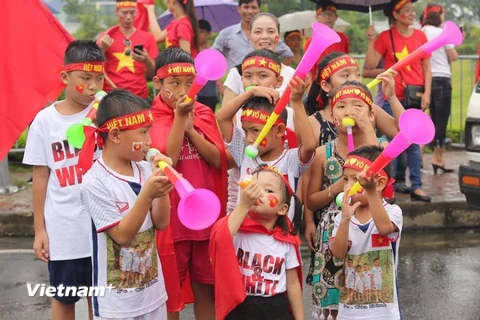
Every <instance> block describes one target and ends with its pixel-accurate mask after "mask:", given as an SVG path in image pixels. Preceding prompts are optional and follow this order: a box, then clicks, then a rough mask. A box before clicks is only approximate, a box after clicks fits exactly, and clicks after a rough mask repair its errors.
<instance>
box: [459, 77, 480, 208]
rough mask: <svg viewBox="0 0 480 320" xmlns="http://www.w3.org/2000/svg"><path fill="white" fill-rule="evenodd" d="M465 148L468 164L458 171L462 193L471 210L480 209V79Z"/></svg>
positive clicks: (467, 122) (470, 109)
mask: <svg viewBox="0 0 480 320" xmlns="http://www.w3.org/2000/svg"><path fill="white" fill-rule="evenodd" d="M465 147H466V149H467V156H468V160H469V161H468V162H469V163H468V164H463V165H461V166H460V169H459V171H458V176H459V184H460V191H461V192H462V193H463V194H464V195H465V197H466V198H467V204H468V206H469V207H470V208H471V209H477V210H478V209H480V79H479V81H478V82H477V84H476V85H475V88H474V89H473V92H472V96H471V97H470V102H469V103H468V111H467V120H465Z"/></svg>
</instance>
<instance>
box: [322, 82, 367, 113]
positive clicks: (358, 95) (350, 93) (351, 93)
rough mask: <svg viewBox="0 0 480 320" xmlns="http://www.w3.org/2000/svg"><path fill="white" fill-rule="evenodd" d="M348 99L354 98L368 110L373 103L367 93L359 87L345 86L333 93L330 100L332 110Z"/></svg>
mask: <svg viewBox="0 0 480 320" xmlns="http://www.w3.org/2000/svg"><path fill="white" fill-rule="evenodd" d="M348 98H355V99H359V100H361V101H363V102H365V103H366V104H367V105H368V106H369V107H370V108H371V107H372V104H373V101H372V98H371V95H370V93H369V92H367V91H365V90H364V89H363V88H361V87H357V86H346V87H343V88H341V89H340V90H338V91H337V93H335V95H334V96H333V98H332V109H333V108H335V105H336V104H337V103H338V102H339V101H341V100H343V99H348Z"/></svg>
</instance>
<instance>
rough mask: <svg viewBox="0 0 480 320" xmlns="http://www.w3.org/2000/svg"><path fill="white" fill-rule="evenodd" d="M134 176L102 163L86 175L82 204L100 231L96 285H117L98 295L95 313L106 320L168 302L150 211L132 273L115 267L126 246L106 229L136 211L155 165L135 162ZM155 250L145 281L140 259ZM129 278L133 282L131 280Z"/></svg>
mask: <svg viewBox="0 0 480 320" xmlns="http://www.w3.org/2000/svg"><path fill="white" fill-rule="evenodd" d="M132 168H133V172H134V176H133V177H128V176H123V175H120V174H118V173H116V172H115V171H113V170H112V169H110V168H108V167H107V166H106V165H105V163H104V162H103V159H102V158H100V159H99V160H98V161H97V162H95V163H94V164H93V166H92V168H91V169H90V170H89V171H88V173H87V174H86V175H85V177H84V182H83V185H82V191H81V197H82V205H83V206H84V207H85V208H86V210H87V212H88V213H89V214H90V216H91V217H92V221H93V223H94V227H95V229H96V231H97V232H96V233H95V232H94V233H93V234H92V238H93V252H92V259H93V262H94V263H93V285H94V286H107V285H109V284H110V285H112V286H113V287H114V289H113V290H112V291H111V292H108V290H107V292H106V294H105V296H103V297H94V306H95V309H94V314H95V316H97V317H102V318H133V317H138V316H140V315H144V314H147V313H149V312H152V311H154V310H155V309H157V308H158V307H159V306H161V305H162V304H163V303H165V301H166V300H167V293H166V290H165V284H164V281H163V274H162V266H161V264H160V260H159V258H158V254H157V250H156V244H155V241H156V238H155V228H154V226H153V223H152V219H151V216H150V213H148V214H147V216H146V218H145V221H144V222H143V225H142V226H141V228H140V230H139V231H138V233H137V235H136V237H135V239H134V240H133V241H132V242H131V243H130V247H132V248H134V250H135V251H134V252H133V257H132V271H131V273H132V275H131V276H130V277H128V276H127V275H125V279H124V280H123V281H122V279H121V271H120V268H119V266H118V265H117V264H116V263H115V261H116V260H117V258H118V254H119V252H120V251H121V246H120V245H118V244H117V243H116V242H115V241H114V240H113V239H112V238H110V237H109V236H108V234H107V233H106V232H105V230H107V229H109V228H111V227H113V226H115V225H117V224H118V223H120V221H121V220H122V219H123V218H124V217H125V216H126V215H128V213H129V212H130V210H131V208H133V206H134V204H135V202H136V200H137V194H136V193H135V191H134V189H135V190H136V191H137V192H139V191H140V186H141V185H143V183H144V182H145V181H146V180H147V178H148V176H149V175H150V173H151V168H150V164H149V163H147V162H146V161H144V162H138V163H135V162H132ZM149 248H152V256H154V257H152V262H153V263H152V274H153V277H152V278H150V277H145V278H143V279H142V280H141V281H140V282H136V281H135V277H134V274H133V272H140V271H141V270H140V257H141V255H142V254H143V253H144V252H145V251H146V250H148V249H149ZM128 279H130V281H129V282H127V281H128Z"/></svg>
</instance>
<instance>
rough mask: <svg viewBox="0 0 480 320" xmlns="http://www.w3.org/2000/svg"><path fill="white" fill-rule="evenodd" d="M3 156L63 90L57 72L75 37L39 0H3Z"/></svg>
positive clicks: (0, 141)
mask: <svg viewBox="0 0 480 320" xmlns="http://www.w3.org/2000/svg"><path fill="white" fill-rule="evenodd" d="M0 8H1V11H2V19H0V29H1V30H3V32H2V50H0V79H1V81H0V83H1V85H0V123H1V124H2V125H1V126H0V159H2V158H4V157H5V155H6V154H7V153H8V151H9V150H10V148H11V147H12V145H13V144H14V143H15V140H16V139H17V138H18V136H19V135H20V134H21V133H22V132H23V131H24V130H25V128H26V127H27V126H28V124H29V123H30V122H31V121H32V120H33V118H34V117H35V115H36V114H37V113H38V112H39V111H40V110H41V109H42V108H43V107H45V106H46V105H47V103H48V102H52V101H54V100H55V99H57V97H58V95H59V94H60V92H61V91H62V90H63V88H64V86H63V83H62V82H61V81H60V77H59V75H58V72H57V70H58V69H59V68H60V67H62V66H63V56H64V53H65V49H66V48H67V46H68V44H69V43H70V42H71V41H73V40H74V39H73V37H72V36H71V35H70V34H69V33H68V32H67V31H66V30H65V29H64V28H63V27H62V25H61V24H60V23H59V22H58V20H57V19H56V18H55V17H54V16H53V15H52V14H51V13H50V10H48V8H47V7H46V6H45V5H44V4H43V3H42V1H38V0H16V1H2V2H1V5H0Z"/></svg>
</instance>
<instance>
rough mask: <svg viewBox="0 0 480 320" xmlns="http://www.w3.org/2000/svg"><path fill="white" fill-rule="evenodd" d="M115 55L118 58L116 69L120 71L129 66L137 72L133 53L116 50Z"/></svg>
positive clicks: (133, 71)
mask: <svg viewBox="0 0 480 320" xmlns="http://www.w3.org/2000/svg"><path fill="white" fill-rule="evenodd" d="M125 50H126V49H125ZM113 55H114V56H115V58H117V59H118V65H117V70H116V71H119V70H121V69H123V68H127V69H128V70H130V71H131V72H132V73H135V66H134V65H133V62H134V60H133V57H132V55H131V54H130V55H128V56H127V55H126V54H125V51H124V52H115V53H114V54H113Z"/></svg>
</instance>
